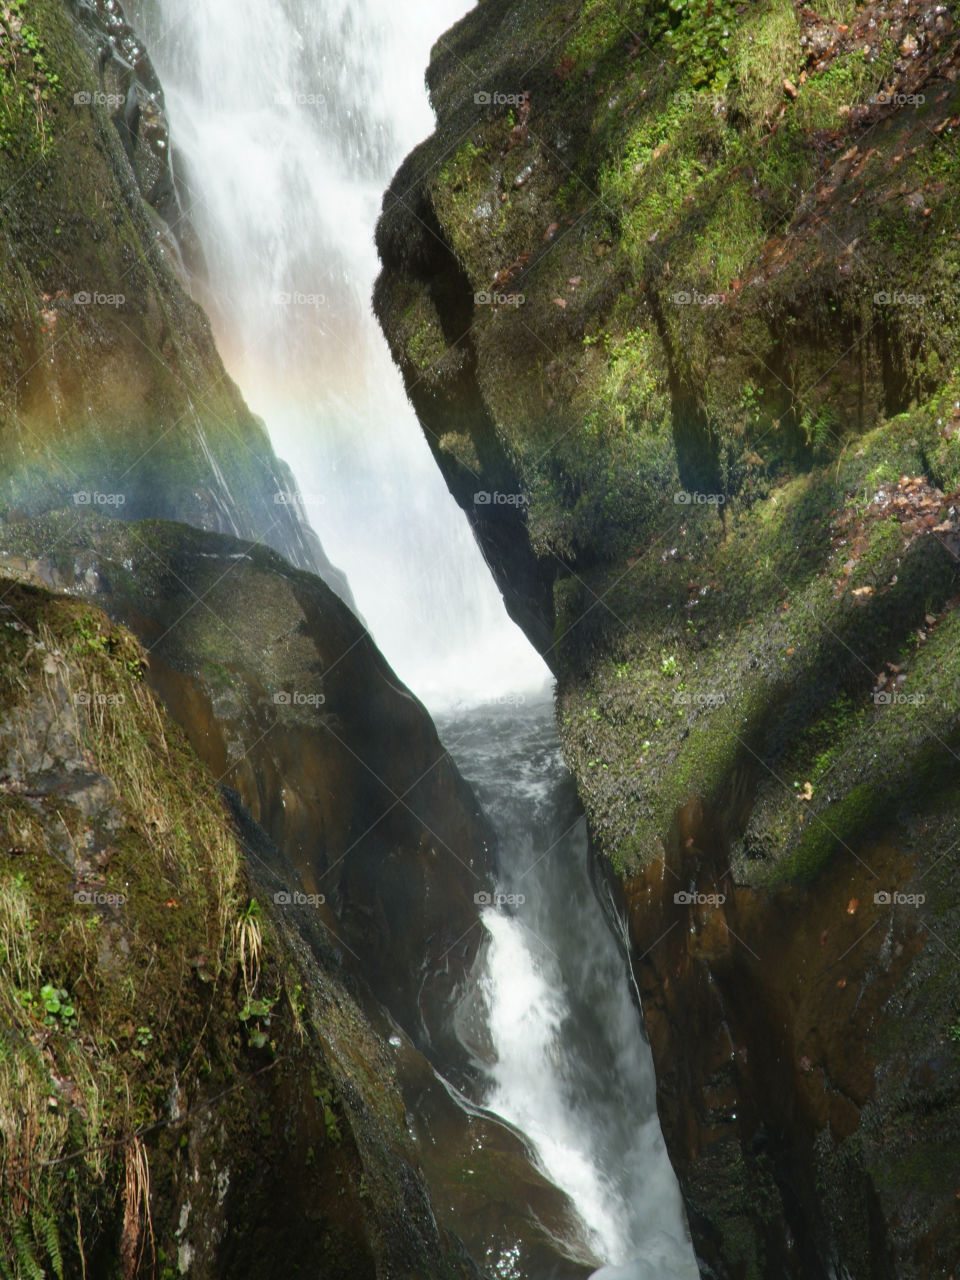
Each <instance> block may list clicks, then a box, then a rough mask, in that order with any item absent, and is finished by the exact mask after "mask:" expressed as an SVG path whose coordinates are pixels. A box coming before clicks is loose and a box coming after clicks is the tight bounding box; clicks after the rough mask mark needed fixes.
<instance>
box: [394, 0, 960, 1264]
mask: <svg viewBox="0 0 960 1280" xmlns="http://www.w3.org/2000/svg"><path fill="white" fill-rule="evenodd" d="M842 8H843V12H842V13H841V12H840V10H839V9H831V10H830V12H829V15H828V14H826V13H824V15H823V16H820V15H817V14H814V13H813V12H812V11H811V10H809V9H805V8H799V7H795V6H794V5H792V4H789V3H770V4H765V5H763V6H760V7H758V8H756V9H754V7H751V8H750V9H749V10H746V9H742V10H741V9H738V8H737V7H736V6H734V5H733V4H727V3H716V2H715V0H714V2H712V3H710V2H708V0H702V3H701V0H691V3H687V4H677V5H671V6H669V8H668V7H667V6H657V5H652V4H644V3H637V4H631V5H630V6H628V11H625V10H618V11H617V12H616V13H614V12H613V11H611V10H610V9H609V8H608V7H602V6H594V5H583V6H579V7H576V8H575V10H571V9H570V8H569V6H564V5H560V4H550V3H548V4H534V3H532V0H531V2H529V3H527V2H525V0H500V2H499V3H498V2H497V0H492V2H491V3H488V4H485V5H482V6H479V7H478V8H477V9H475V10H474V11H472V12H471V13H470V14H468V15H467V17H466V18H464V19H463V21H462V22H461V23H460V24H459V25H458V26H457V27H455V28H454V29H453V31H452V32H450V33H449V34H448V35H447V36H446V37H444V39H443V40H442V41H441V42H440V43H438V45H437V46H436V48H435V50H434V56H433V62H432V64H431V68H430V71H429V73H428V83H429V85H430V88H431V94H432V97H433V102H434V105H435V108H436V111H437V118H438V127H437V132H436V134H435V135H434V137H433V138H431V139H429V140H428V141H427V142H426V143H424V144H423V145H422V146H421V147H420V148H418V149H417V150H416V151H414V152H413V153H412V154H411V155H410V156H409V157H408V159H407V160H406V161H405V162H404V165H403V166H402V168H401V169H400V171H399V172H398V174H397V176H396V178H395V180H394V182H393V184H392V186H391V188H390V190H389V191H388V193H387V195H386V197H385V200H384V210H383V216H382V218H381V222H380V226H379V228H378V245H379V248H380V253H381V257H382V260H383V264H384V270H383V273H382V275H381V278H380V280H379V282H378V286H377V291H376V298H375V302H376V307H377V311H378V314H379V316H380V319H381V322H382V324H383V327H384V330H385V332H386V334H387V337H388V340H389V341H390V344H391V348H392V350H393V353H394V356H395V358H396V359H397V361H398V363H399V366H400V368H401V370H402V371H403V374H404V378H405V380H406V384H407V388H408V391H409V393H410V395H411V398H412V399H413V401H414V403H415V405H416V407H417V410H418V413H419V415H420V418H421V421H422V422H423V424H424V428H425V431H426V435H427V438H428V440H429V441H430V442H431V447H432V448H433V450H434V454H435V456H436V457H437V460H438V462H439V465H440V466H441V468H442V469H443V472H444V474H445V476H446V478H447V481H448V484H449V486H450V488H451V491H452V492H453V493H454V495H455V496H456V497H457V499H458V501H460V503H461V505H462V506H463V507H464V509H465V510H467V511H468V513H469V514H470V515H471V518H472V519H474V521H475V524H476V527H477V529H478V534H479V536H480V537H481V540H482V541H483V542H484V545H485V547H486V549H487V551H488V555H489V558H490V561H491V564H492V566H493V568H494V571H495V572H496V573H497V574H498V577H499V580H500V582H501V585H502V587H503V589H504V592H505V596H506V598H507V599H508V601H511V602H512V612H513V613H514V616H515V617H517V618H518V620H519V621H521V623H522V624H523V625H524V626H525V627H526V629H527V632H528V634H529V635H530V637H531V639H533V640H534V643H537V644H538V645H540V646H541V647H542V648H543V650H544V651H545V654H546V656H547V657H548V659H549V660H550V662H551V664H552V666H553V668H554V670H555V671H556V673H557V677H558V701H559V712H560V728H561V735H562V738H563V742H564V748H565V753H566V756H567V760H568V762H569V763H570V765H571V767H572V768H573V770H574V772H575V773H576V775H577V778H578V782H579V787H580V793H581V797H582V799H583V802H584V805H585V808H586V810H587V813H588V816H589V819H590V824H591V832H592V837H593V841H594V846H595V850H596V854H597V857H598V859H600V860H601V862H602V863H603V864H605V865H606V867H607V870H608V873H609V874H611V875H612V876H613V877H614V879H615V880H616V881H617V882H618V883H619V892H620V896H621V900H622V903H623V905H624V909H625V910H626V912H627V914H628V918H629V924H630V929H631V934H632V938H633V942H634V967H635V971H636V974H637V978H638V982H639V984H640V987H641V991H642V992H643V995H644V1004H645V1010H646V1016H647V1023H648V1027H649V1030H650V1035H651V1043H652V1046H653V1051H654V1056H655V1061H656V1065H657V1069H658V1078H659V1081H660V1112H661V1118H662V1121H663V1126H664V1132H665V1136H666V1140H667V1145H668V1148H669V1150H670V1153H671V1157H672V1159H673V1162H674V1165H675V1167H676V1169H677V1172H678V1174H679V1176H680V1180H681V1185H682V1187H683V1190H684V1194H685V1197H686V1201H687V1206H688V1210H689V1213H690V1220H691V1226H692V1228H693V1231H694V1236H695V1240H696V1244H697V1248H698V1251H699V1254H700V1257H701V1259H702V1262H703V1265H704V1272H705V1274H714V1275H717V1276H722V1277H730V1278H731V1280H746V1278H747V1277H777V1278H778V1280H780V1278H781V1277H797V1278H798V1280H799V1278H800V1277H803V1278H804V1280H807V1278H808V1277H809V1278H817V1277H823V1278H824V1280H826V1277H828V1276H831V1275H833V1274H848V1275H850V1276H851V1277H856V1280H867V1277H870V1278H871V1280H872V1278H873V1277H893V1276H897V1277H898V1278H906V1277H910V1278H911V1280H913V1278H914V1277H915V1278H916V1280H920V1278H921V1277H924V1278H925V1277H928V1276H943V1277H946V1276H948V1275H950V1274H951V1272H952V1269H953V1267H954V1265H955V1259H956V1258H957V1257H958V1256H960V1221H958V1219H957V1214H956V1207H955V1196H956V1192H957V1186H956V1170H957V1167H958V1161H957V1151H958V1140H960V1131H958V1128H957V1121H956V1104H957V1100H958V1091H960V1078H958V1067H960V1054H958V1053H957V1051H956V1041H957V1038H958V1037H960V1023H958V1021H957V1015H958V1007H957V1004H956V995H955V972H956V969H955V955H956V953H957V949H958V943H960V934H958V929H960V913H958V910H957V903H956V896H955V894H954V893H953V892H952V890H951V884H952V882H953V880H954V879H955V868H956V865H957V849H958V848H960V843H958V838H960V804H958V799H960V792H958V774H957V760H958V755H957V748H958V746H960V721H958V695H957V689H958V679H957V677H958V670H957V658H956V655H957V652H958V648H957V642H958V630H957V628H958V625H960V623H958V618H960V614H958V611H957V608H956V606H957V603H958V602H960V596H958V592H960V583H958V555H960V407H958V406H960V383H957V381H956V368H957V360H958V351H957V345H956V343H957V332H958V329H957V321H958V319H960V314H958V313H960V305H958V304H960V294H958V291H957V280H958V278H960V253H958V247H957V239H956V234H955V228H956V223H957V215H958V212H960V210H958V206H957V201H958V195H957V193H958V191H960V157H958V153H957V149H956V145H955V142H954V135H955V132H956V129H957V127H958V112H960V97H958V90H957V75H958V70H960V52H958V40H957V34H956V30H955V26H954V22H955V19H954V16H953V14H952V13H951V12H950V11H949V10H947V9H944V8H940V9H933V8H930V7H924V6H918V5H913V4H907V5H905V6H898V7H897V8H896V9H894V8H893V7H890V6H884V5H871V6H861V7H858V6H856V5H853V4H851V5H848V6H843V7H842ZM475 493H480V494H487V493H489V494H490V495H491V501H490V502H489V503H487V502H484V501H481V502H480V503H475V502H474V494H475Z"/></svg>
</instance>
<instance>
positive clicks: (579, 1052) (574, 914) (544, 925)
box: [438, 697, 698, 1280]
mask: <svg viewBox="0 0 960 1280" xmlns="http://www.w3.org/2000/svg"><path fill="white" fill-rule="evenodd" d="M438 723H439V727H440V730H441V734H442V736H443V737H444V739H445V740H446V741H449V742H450V743H451V744H453V743H455V744H456V745H455V754H456V757H457V760H458V763H459V765H460V768H461V770H462V771H463V773H464V775H465V776H466V777H467V778H468V779H469V781H470V782H471V783H472V784H473V786H474V788H475V790H476V792H477V795H478V797H479V799H480V801H481V804H482V805H483V807H484V809H485V811H486V812H487V813H488V814H489V815H490V817H491V820H492V821H493V823H494V826H495V829H496V833H497V836H498V856H499V872H500V880H499V885H498V895H497V896H498V899H499V900H500V904H501V905H500V906H499V907H498V906H497V905H496V904H494V905H491V906H490V907H489V908H487V909H486V910H485V911H484V917H483V923H484V928H485V930H486V933H487V939H486V945H485V948H484V950H483V951H482V952H481V957H480V961H479V966H478V973H477V988H476V991H475V992H474V993H473V995H472V997H470V998H468V999H467V1000H466V1001H465V1002H464V1007H463V1008H462V1009H461V1019H462V1026H461V1033H462V1037H463V1039H464V1041H465V1042H466V1043H467V1044H468V1045H472V1046H474V1048H475V1053H476V1055H477V1059H478V1065H479V1066H480V1068H481V1071H482V1073H483V1074H484V1075H485V1076H486V1078H487V1080H488V1082H489V1084H488V1089H487V1094H486V1098H485V1101H486V1105H487V1106H488V1107H490V1108H491V1110H493V1111H495V1112H497V1113H498V1114H499V1115H501V1116H503V1117H504V1118H505V1119H506V1120H509V1121H510V1122H511V1123H512V1124H514V1125H516V1126H517V1128H519V1129H521V1130H522V1131H523V1132H524V1133H525V1134H526V1135H527V1136H528V1137H529V1138H530V1139H531V1140H532V1142H533V1144H534V1146H535V1147H536V1150H537V1152H538V1154H539V1157H540V1161H541V1164H542V1166H543V1169H544V1171H545V1172H546V1174H547V1175H548V1177H550V1179H551V1180H552V1181H553V1182H555V1183H556V1184H557V1185H558V1186H560V1187H562V1188H563V1190H564V1191H566V1192H567V1194H568V1195H569V1196H570V1197H571V1199H572V1200H573V1202H574V1203H575V1204H576V1206H577V1208H578V1210H579V1211H580V1214H581V1216H582V1218H583V1220H584V1222H585V1224H586V1227H587V1237H588V1242H589V1243H590V1244H591V1245H592V1247H593V1251H594V1252H595V1254H596V1255H597V1257H598V1258H601V1259H603V1260H605V1261H608V1262H610V1263H615V1264H619V1265H621V1266H622V1267H623V1270H621V1271H620V1272H619V1273H618V1277H617V1280H696V1277H697V1275H698V1272H697V1268H696V1264H695V1263H694V1261H693V1254H692V1251H691V1247H690V1245H689V1243H688V1241H687V1234H686V1227H685V1222H684V1213H683V1207H682V1203H681V1199H680V1193H679V1190H678V1188H677V1183H676V1179H675V1177H674V1173H673V1169H672V1168H671V1166H670V1163H669V1161H668V1159H667V1154H666V1149H665V1147H664V1143H663V1137H662V1135H661V1133H660V1124H659V1120H658V1118H657V1113H656V1081H655V1079H654V1074H653V1063H652V1060H651V1056H650V1049H649V1046H648V1045H647V1043H646V1040H645V1039H644V1036H643V1033H642V1029H641V1020H640V1015H639V1012H638V1006H637V1003H636V1002H635V998H634V997H635V990H634V987H633V985H632V976H631V974H630V971H629V967H628V964H627V960H626V956H625V954H624V950H623V948H622V946H621V945H620V943H619V942H618V941H617V939H616V938H615V937H614V935H613V934H612V932H611V931H610V928H609V926H608V923H607V919H606V917H605V915H604V913H603V911H602V909H601V906H600V903H599V901H598V899H597V895H596V892H595V891H594V887H593V885H592V883H591V881H590V876H589V872H588V865H589V864H588V850H587V838H586V829H585V820H584V818H583V815H582V813H581V812H580V810H579V808H578V805H577V801H576V795H575V791H574V789H573V781H572V779H571V777H570V775H569V773H568V772H567V770H566V768H565V766H564V764H563V761H562V759H561V757H560V751H559V745H558V743H557V737H556V731H555V728H554V723H553V707H552V703H551V702H550V701H549V700H548V699H528V700H525V699H523V698H522V697H520V698H517V699H515V700H514V701H513V703H512V704H511V703H510V702H507V703H506V704H505V705H503V706H498V707H496V708H484V709H483V711H482V714H478V711H477V710H476V709H474V710H470V711H468V712H461V713H459V714H457V715H455V716H449V717H441V718H440V719H439V722H438ZM604 1280H606V1277H604Z"/></svg>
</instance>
